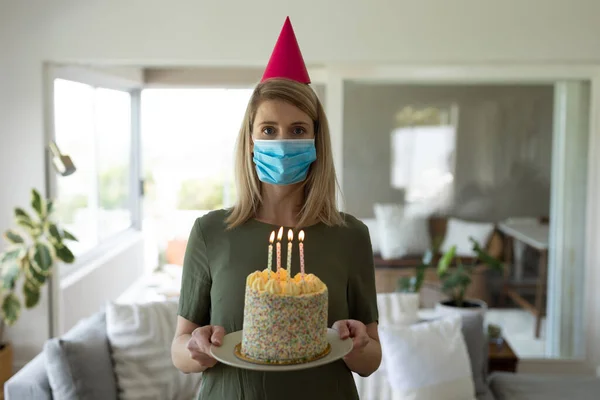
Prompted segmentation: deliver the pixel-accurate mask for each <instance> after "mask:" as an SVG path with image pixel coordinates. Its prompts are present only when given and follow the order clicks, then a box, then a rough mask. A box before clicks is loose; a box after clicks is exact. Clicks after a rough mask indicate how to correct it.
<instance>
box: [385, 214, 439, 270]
mask: <svg viewBox="0 0 600 400" xmlns="http://www.w3.org/2000/svg"><path fill="white" fill-rule="evenodd" d="M374 211H375V218H376V219H377V229H378V237H379V249H380V252H381V258H383V259H384V260H389V259H394V258H401V257H404V256H407V255H415V254H418V255H421V254H423V253H425V252H426V251H427V250H428V249H429V248H430V247H431V238H430V236H429V227H428V221H429V220H428V217H427V216H425V215H419V214H412V213H410V212H405V211H406V210H405V208H404V206H402V205H400V204H375V206H374Z"/></svg>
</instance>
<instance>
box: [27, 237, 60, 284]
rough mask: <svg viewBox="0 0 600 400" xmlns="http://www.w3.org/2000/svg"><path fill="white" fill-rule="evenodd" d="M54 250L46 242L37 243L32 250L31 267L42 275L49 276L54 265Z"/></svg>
mask: <svg viewBox="0 0 600 400" xmlns="http://www.w3.org/2000/svg"><path fill="white" fill-rule="evenodd" d="M53 263H54V260H53V257H52V250H51V249H50V246H48V245H47V244H46V243H44V242H36V243H35V245H34V246H33V247H32V248H31V265H32V266H33V268H34V269H36V270H37V272H39V273H40V274H42V275H46V276H47V275H49V274H50V269H51V268H52V264H53Z"/></svg>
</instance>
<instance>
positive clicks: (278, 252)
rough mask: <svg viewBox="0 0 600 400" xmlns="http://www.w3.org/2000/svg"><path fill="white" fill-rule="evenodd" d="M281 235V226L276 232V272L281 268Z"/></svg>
mask: <svg viewBox="0 0 600 400" xmlns="http://www.w3.org/2000/svg"><path fill="white" fill-rule="evenodd" d="M282 236H283V226H282V227H281V228H279V232H277V272H279V270H280V269H281V237H282Z"/></svg>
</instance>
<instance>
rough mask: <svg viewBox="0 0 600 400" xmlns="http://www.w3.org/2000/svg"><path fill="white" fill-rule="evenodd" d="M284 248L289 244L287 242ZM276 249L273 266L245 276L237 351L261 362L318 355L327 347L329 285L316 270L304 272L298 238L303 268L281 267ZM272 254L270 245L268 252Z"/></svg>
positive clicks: (288, 361)
mask: <svg viewBox="0 0 600 400" xmlns="http://www.w3.org/2000/svg"><path fill="white" fill-rule="evenodd" d="M280 234H281V231H280ZM301 235H302V236H303V232H301ZM272 237H273V235H272V236H271V238H272ZM290 239H291V237H290ZM271 240H272V239H271ZM288 248H289V249H291V244H289V247H288ZM279 253H280V252H279V244H278V252H277V254H278V256H277V259H278V268H277V271H273V270H271V268H270V267H269V268H267V269H265V270H264V271H255V272H253V273H251V274H250V275H248V277H247V278H246V294H245V300H244V321H243V333H242V342H241V343H240V344H238V346H237V347H236V350H235V353H236V355H237V356H238V357H239V358H241V359H244V360H246V361H250V362H255V363H260V364H299V363H304V362H309V361H312V360H316V359H318V358H321V357H323V356H325V355H327V354H328V353H329V351H330V347H329V343H328V341H327V308H328V292H327V286H326V285H325V284H324V283H323V282H322V281H321V280H320V279H319V278H317V277H316V276H315V275H313V274H305V273H304V254H303V247H302V244H301V245H300V259H301V265H302V272H300V273H298V274H296V276H294V277H292V276H291V274H290V269H289V267H288V269H287V270H286V269H284V268H279ZM290 253H291V252H288V254H290ZM270 254H271V252H270V251H269V257H270ZM289 257H290V255H288V265H289V264H290V263H289ZM269 264H270V262H269Z"/></svg>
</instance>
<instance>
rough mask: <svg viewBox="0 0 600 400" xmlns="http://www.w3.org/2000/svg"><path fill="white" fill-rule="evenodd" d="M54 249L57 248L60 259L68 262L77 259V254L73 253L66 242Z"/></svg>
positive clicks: (70, 262)
mask: <svg viewBox="0 0 600 400" xmlns="http://www.w3.org/2000/svg"><path fill="white" fill-rule="evenodd" d="M54 249H55V250H56V256H57V257H58V259H59V260H60V261H62V262H65V263H67V264H72V263H73V261H75V256H74V255H73V253H72V252H71V250H70V249H69V248H68V247H67V246H65V245H64V244H62V245H60V246H58V247H57V246H55V247H54Z"/></svg>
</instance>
